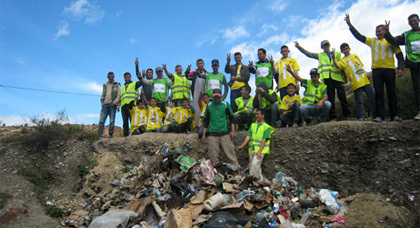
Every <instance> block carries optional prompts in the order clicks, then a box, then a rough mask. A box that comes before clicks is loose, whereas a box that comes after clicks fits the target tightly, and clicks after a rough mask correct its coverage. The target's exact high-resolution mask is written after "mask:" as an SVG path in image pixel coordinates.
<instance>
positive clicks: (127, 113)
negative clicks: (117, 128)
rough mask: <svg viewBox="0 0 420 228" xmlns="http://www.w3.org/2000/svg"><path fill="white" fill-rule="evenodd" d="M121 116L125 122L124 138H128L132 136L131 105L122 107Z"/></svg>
mask: <svg viewBox="0 0 420 228" xmlns="http://www.w3.org/2000/svg"><path fill="white" fill-rule="evenodd" d="M121 116H122V120H123V130H124V137H127V136H129V135H130V126H129V123H130V120H131V116H130V104H125V105H123V106H122V107H121Z"/></svg>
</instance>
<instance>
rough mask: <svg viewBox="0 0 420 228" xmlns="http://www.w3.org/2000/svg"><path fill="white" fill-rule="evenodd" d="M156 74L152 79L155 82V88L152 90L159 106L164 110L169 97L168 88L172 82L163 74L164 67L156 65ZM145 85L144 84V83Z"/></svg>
mask: <svg viewBox="0 0 420 228" xmlns="http://www.w3.org/2000/svg"><path fill="white" fill-rule="evenodd" d="M156 75H157V77H156V78H154V79H152V82H153V90H152V97H154V98H156V101H157V106H158V107H159V108H160V109H161V110H164V109H165V107H166V105H165V104H166V101H167V99H168V90H169V87H170V84H171V81H169V79H168V78H165V77H164V76H163V70H162V67H156ZM143 87H144V85H143Z"/></svg>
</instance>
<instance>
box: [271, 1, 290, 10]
mask: <svg viewBox="0 0 420 228" xmlns="http://www.w3.org/2000/svg"><path fill="white" fill-rule="evenodd" d="M288 5H289V3H286V1H284V0H274V1H272V2H271V3H270V5H269V8H270V10H271V11H273V12H281V11H283V10H284V9H286V7H287V6H288Z"/></svg>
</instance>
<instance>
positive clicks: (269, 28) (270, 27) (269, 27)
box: [258, 23, 279, 37]
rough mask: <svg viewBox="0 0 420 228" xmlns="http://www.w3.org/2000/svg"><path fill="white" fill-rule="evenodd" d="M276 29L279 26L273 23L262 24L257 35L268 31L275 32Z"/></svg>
mask: <svg viewBox="0 0 420 228" xmlns="http://www.w3.org/2000/svg"><path fill="white" fill-rule="evenodd" d="M277 30H279V28H278V27H277V25H275V24H267V23H265V24H263V26H262V28H261V32H260V33H259V34H258V36H259V37H261V36H263V35H265V34H267V33H270V32H276V31H277Z"/></svg>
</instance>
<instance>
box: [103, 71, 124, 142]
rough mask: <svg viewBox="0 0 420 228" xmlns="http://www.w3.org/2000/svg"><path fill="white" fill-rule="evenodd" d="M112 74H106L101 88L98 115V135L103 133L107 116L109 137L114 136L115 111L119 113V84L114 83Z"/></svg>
mask: <svg viewBox="0 0 420 228" xmlns="http://www.w3.org/2000/svg"><path fill="white" fill-rule="evenodd" d="M114 77H115V76H114V73H113V72H112V71H110V72H108V81H107V82H105V83H104V84H103V86H102V94H101V104H102V108H101V114H100V115H99V124H98V135H99V136H101V135H102V134H103V133H104V124H105V121H106V118H107V116H109V130H108V132H109V137H111V138H112V135H113V134H114V121H115V111H120V96H121V84H120V83H119V82H116V81H114Z"/></svg>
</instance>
